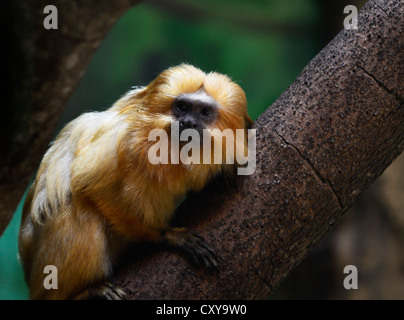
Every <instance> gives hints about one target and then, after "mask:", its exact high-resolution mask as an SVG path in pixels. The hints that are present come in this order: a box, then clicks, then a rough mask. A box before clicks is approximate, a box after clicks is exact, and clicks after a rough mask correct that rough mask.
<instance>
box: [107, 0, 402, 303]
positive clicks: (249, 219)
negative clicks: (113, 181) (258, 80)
mask: <svg viewBox="0 0 404 320" xmlns="http://www.w3.org/2000/svg"><path fill="white" fill-rule="evenodd" d="M403 15H404V5H403V3H402V1H401V0H391V1H387V0H380V1H376V0H374V1H370V2H369V3H367V5H366V6H365V7H364V8H363V9H362V10H361V12H360V16H359V29H358V30H343V31H341V32H340V33H339V35H338V36H337V37H336V38H335V39H334V40H333V41H332V42H331V43H330V44H329V45H328V46H327V47H326V48H324V49H323V50H322V51H321V52H320V53H319V54H318V55H317V56H316V57H315V58H314V59H313V60H312V61H311V62H310V63H309V64H308V66H307V67H306V68H305V69H304V70H303V71H302V73H301V74H300V75H299V77H298V78H297V79H296V80H295V81H294V82H293V84H292V85H291V86H290V87H289V88H288V89H287V90H286V91H285V92H284V93H283V94H282V95H281V96H280V97H279V99H278V100H277V101H276V102H275V103H274V104H273V105H272V106H271V107H270V108H269V109H268V110H266V111H265V112H264V113H263V114H262V115H261V116H260V117H259V119H258V120H257V121H256V123H255V127H256V128H257V129H258V130H257V134H258V137H257V170H256V172H255V173H254V174H253V175H251V176H246V177H241V176H239V177H237V178H236V179H235V181H234V182H232V183H231V184H230V185H229V184H225V183H221V182H220V181H218V180H216V181H214V182H213V183H212V184H210V185H209V186H208V187H207V188H206V189H205V190H204V191H203V192H201V193H199V194H195V195H193V196H191V197H190V198H188V200H187V201H186V202H185V203H184V204H183V205H182V206H181V208H180V209H179V218H178V219H177V222H176V223H178V224H181V225H187V226H189V227H191V228H192V229H193V230H195V231H196V232H198V233H200V234H201V235H202V236H203V237H205V239H206V240H207V242H208V243H209V244H210V245H211V246H212V247H213V249H214V251H215V252H216V253H217V254H218V256H219V257H220V258H221V263H220V265H221V272H220V273H211V272H209V271H207V270H204V269H196V268H194V267H193V266H192V265H191V264H190V263H189V262H188V261H186V260H185V259H184V258H183V257H182V256H180V255H179V254H177V253H176V252H167V251H163V250H161V249H158V248H155V247H153V246H148V245H144V244H139V245H138V246H137V247H136V248H134V249H133V251H132V252H131V254H132V256H133V258H134V259H135V261H132V262H131V264H130V265H129V266H127V267H125V268H124V269H123V270H122V271H121V272H120V273H119V274H118V275H117V276H116V278H115V283H116V284H117V285H120V286H122V287H123V288H124V289H125V290H126V291H127V292H128V293H129V295H128V298H129V299H206V298H209V299H255V298H266V297H268V295H269V294H270V293H271V292H273V290H274V289H275V288H276V287H277V286H278V285H279V283H280V282H281V280H282V279H283V278H284V277H285V276H286V275H287V274H288V272H289V271H290V270H291V269H292V268H293V267H294V266H296V265H297V264H298V263H299V261H301V259H302V258H303V257H304V256H305V255H306V254H307V252H308V251H309V250H310V249H311V248H312V247H313V245H315V244H316V243H317V242H318V241H319V240H320V239H321V238H322V236H323V235H324V234H325V233H327V231H328V230H329V229H330V228H331V226H332V225H334V224H335V222H336V220H337V219H338V217H339V216H341V215H342V214H343V213H344V212H345V211H346V210H347V209H348V208H349V207H350V206H351V205H352V203H353V202H354V201H355V199H356V198H357V197H358V196H359V194H360V193H361V192H363V191H364V190H365V189H366V188H367V187H368V186H369V185H370V184H371V183H372V182H373V181H374V180H375V179H376V177H378V176H379V175H380V174H381V173H382V172H383V170H384V169H385V168H386V167H387V166H388V165H389V164H390V163H391V162H392V161H393V160H394V159H395V158H396V157H397V156H398V155H399V154H400V153H401V151H402V150H403V148H404V106H403V99H404V87H403V85H402V84H403V79H404V77H403V71H404V68H403V61H404V59H403V58H404V57H403V50H402V48H403V46H404V41H403V34H404V32H403V31H404V30H403V19H402V16H403ZM341 272H342V271H341Z"/></svg>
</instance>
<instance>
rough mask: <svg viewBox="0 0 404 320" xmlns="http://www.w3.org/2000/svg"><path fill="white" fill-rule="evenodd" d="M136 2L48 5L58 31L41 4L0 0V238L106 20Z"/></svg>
mask: <svg viewBox="0 0 404 320" xmlns="http://www.w3.org/2000/svg"><path fill="white" fill-rule="evenodd" d="M139 1H140V0H117V1H108V0H102V1H100V0H89V1H80V0H55V1H52V3H51V4H52V5H54V6H56V8H57V9H58V18H59V19H58V20H59V21H58V27H59V29H58V30H46V29H45V28H44V26H43V20H44V18H45V17H46V15H45V14H44V8H45V6H46V5H48V4H50V3H49V2H48V1H43V0H36V1H32V0H23V1H7V0H4V1H2V2H1V4H0V5H1V10H0V12H1V19H0V20H1V22H0V23H1V24H2V25H1V30H2V31H3V32H4V37H3V41H4V43H5V45H4V46H3V47H2V50H1V51H2V52H1V54H2V62H3V63H4V71H5V74H3V78H4V79H7V81H5V82H6V89H5V90H4V95H3V102H2V105H3V108H2V119H3V122H2V125H1V126H0V135H1V137H2V139H1V141H0V150H1V156H0V195H1V201H0V236H1V234H2V233H3V231H4V229H5V227H6V226H7V224H8V222H9V220H10V219H11V217H12V214H13V213H14V211H15V209H16V207H17V205H18V203H19V201H20V199H21V197H22V195H23V193H24V190H25V188H26V187H27V185H28V183H29V180H30V178H31V176H32V174H33V173H34V171H35V170H36V168H37V166H38V164H39V161H40V159H41V157H42V155H43V153H44V151H45V150H46V148H47V145H48V143H49V142H50V140H51V139H52V135H53V134H54V130H55V127H56V125H57V123H58V121H59V118H60V116H61V114H62V111H63V109H64V107H65V105H66V103H67V101H68V99H69V97H70V96H71V94H72V92H73V90H74V88H75V87H76V86H77V84H78V82H79V81H80V79H81V77H82V75H83V74H84V71H85V68H86V66H87V63H88V62H89V60H90V58H91V56H92V55H93V53H94V51H95V50H96V48H97V47H98V45H99V44H100V42H101V40H102V39H103V38H104V37H105V35H106V34H107V32H108V31H109V30H110V28H111V26H112V25H113V24H114V22H115V21H116V20H117V19H118V18H119V17H120V16H121V14H122V13H123V12H125V11H126V10H127V9H128V8H129V7H130V6H132V5H133V4H135V3H137V2H139Z"/></svg>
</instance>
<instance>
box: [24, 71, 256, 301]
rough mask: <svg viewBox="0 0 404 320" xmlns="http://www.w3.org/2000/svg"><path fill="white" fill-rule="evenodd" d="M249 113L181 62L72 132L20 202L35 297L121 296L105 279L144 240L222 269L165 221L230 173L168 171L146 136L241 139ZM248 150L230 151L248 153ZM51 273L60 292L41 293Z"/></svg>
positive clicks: (217, 79) (180, 167) (188, 167)
mask: <svg viewBox="0 0 404 320" xmlns="http://www.w3.org/2000/svg"><path fill="white" fill-rule="evenodd" d="M246 107H247V102H246V98H245V94H244V92H243V90H242V89H241V88H240V87H239V86H238V85H237V84H236V83H234V82H232V81H231V80H230V79H229V78H228V77H227V76H225V75H222V74H219V73H216V72H211V73H204V72H203V71H201V70H200V69H198V68H195V67H193V66H191V65H187V64H183V65H180V66H178V67H173V68H170V69H168V70H166V71H164V72H163V73H161V74H160V75H159V76H158V77H157V78H156V79H155V80H154V81H152V82H151V83H150V84H149V85H147V86H145V87H140V88H136V89H134V90H132V91H129V92H128V93H127V94H126V95H124V96H123V97H122V98H121V99H120V100H118V101H117V102H116V103H115V104H114V105H113V106H112V107H111V108H110V109H108V110H106V111H104V112H90V113H85V114H83V115H81V116H80V117H78V118H77V119H75V120H73V121H72V122H70V123H69V124H67V125H66V127H65V128H64V129H63V130H62V131H61V132H60V134H59V135H58V136H57V138H56V140H55V141H54V143H53V144H52V146H51V147H50V148H49V150H48V151H47V152H46V154H45V155H44V157H43V160H42V163H41V165H40V167H39V170H38V172H37V175H36V179H35V182H34V183H33V185H32V186H31V188H30V189H29V192H28V195H27V198H26V201H25V204H24V209H23V217H22V221H21V228H20V234H19V253H20V258H21V261H22V264H23V267H24V270H25V278H26V281H27V283H28V285H29V288H30V298H31V299H84V298H90V297H98V298H105V299H120V298H122V297H123V294H124V293H123V291H122V290H120V289H119V288H116V287H114V286H113V285H112V284H110V283H109V282H108V279H109V278H110V277H111V275H112V271H113V266H114V263H115V262H116V259H117V257H118V256H119V255H120V253H121V252H122V250H123V248H125V247H126V246H127V245H128V244H130V243H132V242H137V241H143V240H145V241H152V242H156V243H161V242H166V243H168V244H169V245H172V246H174V247H178V248H181V249H184V250H186V251H187V252H188V253H189V254H190V255H191V256H192V257H194V258H195V259H196V260H197V261H199V262H200V263H203V264H205V265H206V266H208V267H213V268H216V267H217V262H216V259H215V255H214V254H213V252H212V251H211V250H210V249H209V247H208V246H207V245H206V244H205V243H204V241H203V239H202V238H201V237H199V236H198V235H195V234H192V233H190V232H189V231H188V230H186V229H185V228H173V227H170V226H169V222H170V219H171V218H172V216H173V214H174V211H175V208H176V206H177V205H178V203H179V201H180V200H181V199H182V198H183V197H184V196H185V195H186V194H187V192H189V191H198V190H201V189H202V188H203V187H204V186H205V185H206V183H207V182H208V181H209V180H210V179H211V178H212V177H213V176H215V175H217V174H219V173H221V172H223V171H227V172H230V171H231V168H234V166H232V165H231V164H218V163H207V164H206V163H201V164H183V163H181V162H177V163H175V162H173V161H172V157H170V156H169V157H168V159H169V163H166V164H164V163H161V164H154V163H151V161H150V155H149V153H150V152H149V151H150V148H151V146H152V145H153V144H155V143H156V142H155V141H153V139H150V136H149V134H150V132H151V131H152V130H154V129H161V130H164V131H165V132H167V133H168V134H169V135H171V136H172V137H174V132H172V129H171V128H172V127H171V125H172V123H174V122H175V121H178V126H179V132H177V133H175V134H176V135H177V136H178V134H179V133H181V132H183V131H184V130H186V129H194V130H196V131H197V132H198V133H202V132H203V130H204V129H220V130H225V129H230V130H231V131H233V132H235V131H236V130H237V129H245V128H247V127H249V126H250V125H251V119H250V117H249V116H248V114H247V108H246ZM246 136H247V135H246ZM216 138H217V137H215V133H211V139H216ZM168 143H170V141H169V142H168ZM226 143H232V142H231V141H230V142H229V141H227V142H226ZM183 145H184V144H183V143H182V142H181V144H180V149H181V147H182V146H183ZM246 145H247V143H245V144H244V145H243V148H240V147H238V146H236V149H235V151H234V152H235V153H242V154H243V155H244V154H245V152H246V149H245V148H246ZM171 152H172V151H171ZM47 265H52V266H55V267H56V268H57V271H58V288H57V289H49V290H47V289H46V288H44V283H43V282H44V277H45V276H46V275H44V268H45V266H47Z"/></svg>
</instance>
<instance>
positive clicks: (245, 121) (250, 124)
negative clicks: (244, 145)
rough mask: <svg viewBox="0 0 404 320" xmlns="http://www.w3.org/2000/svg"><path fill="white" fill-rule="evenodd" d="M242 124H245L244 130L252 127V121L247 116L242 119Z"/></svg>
mask: <svg viewBox="0 0 404 320" xmlns="http://www.w3.org/2000/svg"><path fill="white" fill-rule="evenodd" d="M244 123H245V128H246V129H251V127H252V125H253V123H254V122H253V121H252V119H251V118H250V116H249V115H248V114H247V115H246V117H245V119H244Z"/></svg>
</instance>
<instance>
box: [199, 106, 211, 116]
mask: <svg viewBox="0 0 404 320" xmlns="http://www.w3.org/2000/svg"><path fill="white" fill-rule="evenodd" d="M211 114H212V109H210V108H203V109H202V111H201V115H202V116H204V117H209V116H210V115H211Z"/></svg>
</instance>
